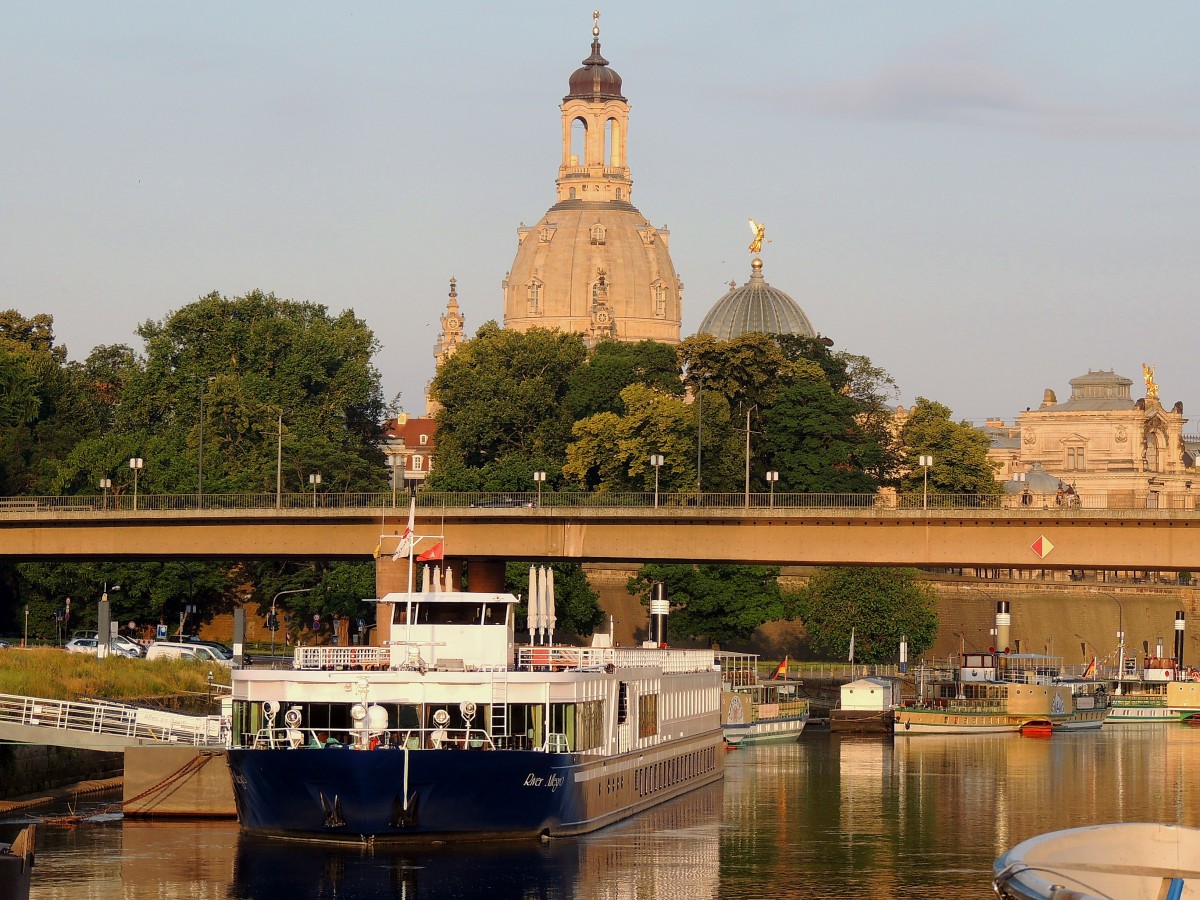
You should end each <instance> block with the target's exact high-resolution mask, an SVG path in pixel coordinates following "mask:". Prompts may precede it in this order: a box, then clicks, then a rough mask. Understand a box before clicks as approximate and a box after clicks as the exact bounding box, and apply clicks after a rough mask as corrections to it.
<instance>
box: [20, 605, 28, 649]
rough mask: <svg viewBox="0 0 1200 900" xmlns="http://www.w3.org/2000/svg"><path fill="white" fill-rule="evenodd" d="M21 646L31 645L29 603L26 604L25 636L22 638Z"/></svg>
mask: <svg viewBox="0 0 1200 900" xmlns="http://www.w3.org/2000/svg"><path fill="white" fill-rule="evenodd" d="M21 646H22V647H28V646H29V604H28V603H26V604H25V637H23V638H22V639H21Z"/></svg>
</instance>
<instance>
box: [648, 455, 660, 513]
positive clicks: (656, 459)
mask: <svg viewBox="0 0 1200 900" xmlns="http://www.w3.org/2000/svg"><path fill="white" fill-rule="evenodd" d="M662 464H663V458H662V454H661V453H652V454H651V455H650V465H652V466H654V508H655V509H658V470H659V468H660V467H661V466H662Z"/></svg>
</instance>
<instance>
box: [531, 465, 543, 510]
mask: <svg viewBox="0 0 1200 900" xmlns="http://www.w3.org/2000/svg"><path fill="white" fill-rule="evenodd" d="M533 480H534V483H535V484H537V489H538V496H537V505H538V508H539V509H541V506H542V485H543V484H545V483H546V473H545V472H534V473H533Z"/></svg>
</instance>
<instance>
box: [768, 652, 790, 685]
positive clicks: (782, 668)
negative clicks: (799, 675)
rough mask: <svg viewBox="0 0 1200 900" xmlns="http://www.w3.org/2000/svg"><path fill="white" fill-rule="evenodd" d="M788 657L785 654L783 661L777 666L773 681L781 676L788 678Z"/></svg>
mask: <svg viewBox="0 0 1200 900" xmlns="http://www.w3.org/2000/svg"><path fill="white" fill-rule="evenodd" d="M787 664H788V658H787V656H786V655H785V656H784V657H783V661H782V662H780V664H779V665H777V666H776V667H775V672H774V674H772V675H771V680H772V681H778V680H779V679H780V678H787V674H788V665H787Z"/></svg>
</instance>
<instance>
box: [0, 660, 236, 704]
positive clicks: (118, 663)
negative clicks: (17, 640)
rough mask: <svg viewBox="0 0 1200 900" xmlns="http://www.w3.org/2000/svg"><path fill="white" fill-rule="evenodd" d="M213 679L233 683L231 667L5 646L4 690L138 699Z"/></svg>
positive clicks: (200, 687)
mask: <svg viewBox="0 0 1200 900" xmlns="http://www.w3.org/2000/svg"><path fill="white" fill-rule="evenodd" d="M209 672H212V673H213V681H214V682H215V683H219V684H229V670H228V669H226V668H225V667H224V666H212V665H209V664H208V663H205V662H201V661H198V660H182V659H155V660H145V659H127V658H125V657H123V656H109V657H107V658H105V659H96V658H95V657H94V656H88V655H87V654H84V653H67V652H66V651H64V650H59V649H57V648H31V649H28V650H18V649H15V648H9V649H7V650H0V694H19V695H23V696H30V697H49V698H53V699H58V700H75V699H77V698H80V697H94V698H98V699H105V700H138V699H143V698H147V697H163V696H169V695H178V694H188V693H196V694H203V693H206V692H207V691H208V673H209Z"/></svg>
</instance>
